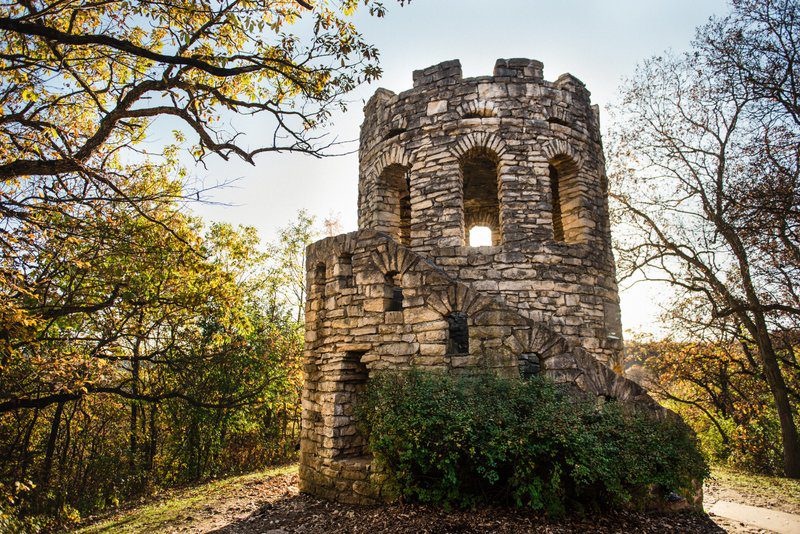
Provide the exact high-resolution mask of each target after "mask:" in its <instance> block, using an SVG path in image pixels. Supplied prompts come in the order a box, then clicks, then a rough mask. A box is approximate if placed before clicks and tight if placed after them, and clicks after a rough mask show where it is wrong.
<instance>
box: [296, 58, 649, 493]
mask: <svg viewBox="0 0 800 534" xmlns="http://www.w3.org/2000/svg"><path fill="white" fill-rule="evenodd" d="M413 78H414V87H413V88H412V89H410V90H408V91H404V92H402V93H400V94H395V93H392V92H390V91H387V90H385V89H378V91H377V92H376V93H375V95H374V96H373V97H372V98H371V99H370V100H369V102H368V103H367V105H366V107H365V109H364V114H365V118H364V123H363V124H362V127H361V144H360V172H359V199H358V219H359V228H360V229H359V230H358V231H357V232H353V233H350V234H344V235H340V236H336V237H331V238H327V239H324V240H322V241H318V242H316V243H314V244H313V245H311V246H309V248H308V250H307V265H308V269H309V270H308V298H307V303H306V353H305V359H304V373H305V386H304V389H303V416H302V435H301V449H300V450H301V461H300V465H301V468H300V477H301V484H302V488H301V489H303V490H304V491H307V492H310V493H314V494H317V495H320V496H323V497H328V498H332V499H337V500H340V501H346V502H374V501H376V500H380V498H381V486H380V483H379V480H380V477H379V475H376V474H375V473H374V472H373V471H372V469H371V457H370V456H369V454H368V451H367V450H366V448H365V443H364V440H363V438H362V436H361V435H360V433H359V430H358V428H357V425H356V422H355V419H354V416H353V405H354V403H355V402H356V401H357V399H358V396H359V393H360V392H361V391H362V390H363V388H364V387H365V385H366V382H367V380H368V379H369V376H370V374H371V373H373V372H375V371H377V370H380V369H387V368H394V369H408V368H410V367H425V368H433V369H440V370H443V371H446V372H454V373H459V372H460V373H463V372H473V371H474V370H475V369H487V368H489V369H492V370H494V372H496V373H498V374H501V375H504V376H509V377H519V376H521V377H523V378H524V377H527V376H530V375H531V374H535V373H544V374H546V375H548V376H550V377H551V378H553V379H555V380H556V381H558V382H562V383H566V384H570V385H571V386H572V387H574V388H576V389H578V390H581V391H583V392H585V393H588V394H590V395H596V396H598V397H603V398H617V399H620V400H622V401H623V402H631V403H637V404H641V405H643V406H645V407H647V408H649V409H653V410H659V409H660V408H659V407H658V405H657V404H655V403H654V402H653V401H652V399H650V397H649V396H647V394H646V392H645V391H644V390H643V389H642V388H641V387H639V386H638V385H636V384H635V383H633V382H631V381H629V380H627V379H625V378H623V377H622V376H620V375H619V374H617V373H615V372H614V371H613V370H612V369H617V370H619V368H620V364H621V355H622V339H621V326H620V312H619V297H618V294H617V285H616V282H615V270H614V260H613V255H612V252H611V240H610V233H609V221H608V203H607V198H608V197H607V191H606V176H605V165H604V161H603V151H602V145H601V140H600V133H599V124H598V123H599V117H598V114H599V112H598V109H597V107H596V106H592V105H591V103H590V99H589V92H588V91H587V90H586V88H585V86H584V85H583V83H582V82H580V81H579V80H578V79H577V78H575V77H574V76H572V75H569V74H564V75H562V76H560V77H559V78H558V79H557V80H556V81H555V82H548V81H545V80H544V78H543V76H542V63H540V62H538V61H534V60H529V59H509V60H503V59H501V60H498V61H497V63H496V64H495V68H494V74H493V76H484V77H478V78H467V79H464V78H462V75H461V65H460V63H459V62H458V61H448V62H445V63H441V64H439V65H435V66H432V67H429V68H427V69H424V70H420V71H415V72H414V76H413ZM475 227H484V230H485V232H487V233H489V232H490V234H491V239H490V241H491V244H490V245H487V246H479V247H475V246H470V242H469V241H470V240H469V234H470V231H471V230H472V229H473V228H475Z"/></svg>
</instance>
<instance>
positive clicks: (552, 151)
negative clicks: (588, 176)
mask: <svg viewBox="0 0 800 534" xmlns="http://www.w3.org/2000/svg"><path fill="white" fill-rule="evenodd" d="M542 153H543V154H544V157H545V158H547V160H548V161H550V162H552V161H558V160H566V159H568V160H571V162H572V164H573V165H574V171H575V172H576V173H577V172H578V171H580V169H581V167H583V157H582V156H581V154H580V152H578V151H577V150H575V149H574V148H573V147H572V145H571V144H570V143H569V142H568V141H565V140H563V139H551V140H550V141H548V142H546V143H545V144H543V145H542Z"/></svg>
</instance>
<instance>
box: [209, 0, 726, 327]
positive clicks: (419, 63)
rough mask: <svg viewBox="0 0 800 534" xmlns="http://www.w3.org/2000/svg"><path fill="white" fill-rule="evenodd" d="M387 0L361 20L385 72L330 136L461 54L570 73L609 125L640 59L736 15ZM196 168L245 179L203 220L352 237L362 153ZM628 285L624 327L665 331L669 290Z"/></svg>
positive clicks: (555, 0)
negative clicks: (383, 97) (375, 97)
mask: <svg viewBox="0 0 800 534" xmlns="http://www.w3.org/2000/svg"><path fill="white" fill-rule="evenodd" d="M383 2H384V4H385V5H386V6H387V7H388V8H389V12H388V14H387V16H386V17H385V18H382V19H375V18H372V17H369V16H368V15H367V13H366V11H364V12H363V13H362V14H361V15H359V16H358V17H357V19H356V24H357V26H358V27H359V29H360V30H361V31H362V33H363V34H364V36H365V37H366V39H367V40H368V41H369V42H371V43H373V44H375V45H376V46H377V47H378V49H379V50H380V52H381V65H382V68H383V70H384V75H383V78H382V79H381V80H379V81H378V82H377V83H373V84H371V85H368V86H362V87H361V88H359V89H358V90H357V91H355V92H354V93H351V94H350V96H349V98H348V100H351V104H350V107H349V109H348V111H347V113H345V114H343V115H337V116H335V120H334V122H333V124H332V126H331V128H330V132H331V134H332V135H334V136H336V137H338V139H340V140H344V139H357V138H358V128H359V125H360V124H361V121H362V119H363V112H362V107H363V103H364V102H366V100H367V99H368V98H369V97H370V96H371V95H372V93H374V92H375V90H376V89H377V88H378V87H385V88H387V89H390V90H392V91H394V92H400V91H403V90H405V89H409V88H410V87H411V72H412V71H413V70H415V69H420V68H424V67H427V66H430V65H434V64H436V63H439V62H442V61H446V60H449V59H459V60H461V65H462V68H463V71H464V76H465V77H470V76H482V75H490V74H491V73H492V69H493V67H494V62H495V60H496V59H497V58H512V57H526V58H531V59H538V60H539V61H542V62H543V63H544V76H545V79H547V80H555V79H556V78H558V76H559V75H560V74H562V73H565V72H570V73H571V74H573V75H575V76H577V77H578V78H580V79H581V80H582V81H583V82H584V83H585V84H586V86H587V88H588V89H589V91H591V93H592V100H593V102H594V103H595V104H599V105H600V108H601V123H603V125H604V127H605V126H607V125H606V124H604V121H603V118H604V116H605V114H604V108H605V106H606V104H608V103H609V102H611V101H613V99H614V98H615V93H616V89H617V87H618V86H619V84H620V81H621V79H622V78H623V77H625V76H628V75H630V74H632V73H633V70H634V68H635V66H636V64H637V62H639V61H641V60H642V59H644V58H646V57H649V56H652V55H655V54H659V53H661V52H663V51H664V50H666V49H669V48H671V49H673V50H678V51H680V50H684V49H686V48H688V46H689V42H690V40H691V39H692V37H693V36H694V31H695V28H696V27H697V26H699V25H701V24H703V23H704V22H706V20H707V19H708V17H710V16H711V15H724V14H725V13H726V12H727V10H728V6H727V3H726V2H725V1H723V0H606V1H601V0H550V1H544V0H508V1H497V0H495V1H491V0H481V1H477V0H412V2H411V3H410V4H409V5H406V6H405V7H402V8H401V7H399V6H398V5H396V3H395V2H394V1H393V0H383ZM258 126H259V125H258V124H252V123H251V124H248V125H247V130H248V131H249V132H258ZM254 144H255V143H254ZM355 148H357V144H355V143H354V144H353V145H352V146H351V149H353V150H354V149H355ZM195 173H196V175H197V177H198V178H200V179H201V180H205V181H207V182H210V183H213V182H218V181H221V180H229V179H237V182H236V184H235V186H233V187H229V188H226V189H222V190H215V191H213V192H212V193H211V194H210V198H209V200H212V201H214V202H218V203H220V204H218V205H197V206H195V207H194V210H195V212H196V213H197V214H198V215H200V216H202V217H203V218H205V219H206V220H208V221H227V222H231V223H234V224H244V225H249V226H254V227H256V228H257V229H258V231H259V233H260V234H261V236H262V238H263V239H265V240H271V239H273V238H274V236H275V231H276V229H277V228H279V227H281V226H284V225H286V224H287V222H289V221H290V220H291V219H293V218H294V216H295V213H296V212H297V211H298V210H300V209H306V210H307V211H308V212H310V213H311V214H313V215H316V216H317V218H318V220H320V221H321V220H322V219H324V218H326V217H328V216H330V215H333V216H338V217H339V219H340V220H341V223H342V225H343V231H345V232H349V231H352V230H355V229H356V227H357V222H356V200H357V185H358V157H357V155H355V154H352V155H348V156H342V157H336V158H325V159H316V158H312V157H309V156H303V155H291V154H269V155H264V156H262V157H260V158H258V159H257V160H256V165H255V166H250V165H248V164H246V163H243V162H240V161H228V162H223V161H221V160H214V161H211V162H210V163H209V165H208V169H201V168H198V169H196V171H195ZM622 289H623V290H622V292H621V298H622V322H623V325H624V327H625V329H626V331H634V332H655V333H658V332H659V328H658V324H657V316H658V314H659V313H660V310H659V308H658V302H659V301H660V299H661V298H663V295H664V290H663V288H658V287H655V286H653V285H648V284H638V285H636V286H634V287H632V288H629V289H625V288H624V287H623V288H622ZM626 336H628V337H630V334H629V333H627V332H626Z"/></svg>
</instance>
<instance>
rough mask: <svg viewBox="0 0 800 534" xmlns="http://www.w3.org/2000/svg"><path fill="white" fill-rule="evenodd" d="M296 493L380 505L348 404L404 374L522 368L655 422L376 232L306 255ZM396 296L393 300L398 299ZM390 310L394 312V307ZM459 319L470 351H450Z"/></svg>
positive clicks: (614, 383)
mask: <svg viewBox="0 0 800 534" xmlns="http://www.w3.org/2000/svg"><path fill="white" fill-rule="evenodd" d="M307 265H308V269H309V285H308V288H309V290H308V299H307V303H306V352H305V355H304V378H305V384H304V388H303V393H302V403H303V414H302V426H301V444H300V463H301V468H300V480H301V490H302V491H304V492H308V493H312V494H314V495H318V496H321V497H325V498H328V499H332V500H337V501H340V502H347V503H365V504H370V503H375V502H379V501H381V500H384V499H386V498H387V497H389V496H388V495H386V494H385V493H383V492H382V491H383V490H382V484H381V483H382V477H381V474H380V473H375V472H373V471H372V466H371V458H370V457H369V455H368V453H367V451H366V449H365V448H364V443H363V438H362V437H361V436H360V434H359V432H358V429H357V427H356V425H355V419H354V415H353V413H352V407H353V403H354V402H355V400H356V398H357V396H358V394H359V392H360V391H361V390H362V389H363V387H364V386H365V383H366V380H367V379H368V377H369V375H370V374H372V373H374V372H376V371H378V370H381V369H396V370H404V369H410V368H412V367H418V368H425V369H437V370H441V371H446V372H475V371H476V370H481V371H484V370H487V369H488V370H491V371H493V372H495V373H497V374H499V375H501V376H507V377H519V376H520V368H521V367H522V368H525V369H528V368H530V366H531V365H533V367H534V368H536V367H538V369H539V370H540V372H542V373H544V374H546V375H547V376H549V377H551V378H553V379H554V380H555V381H557V382H560V383H566V384H571V385H572V386H574V387H575V388H576V389H578V390H580V391H583V392H585V393H587V394H589V395H594V396H597V397H601V398H609V399H610V398H615V399H619V400H621V401H623V402H626V403H633V404H635V405H636V406H637V407H638V409H646V410H651V411H652V412H653V413H654V414H656V415H659V416H663V415H666V414H667V413H668V412H667V411H666V410H664V409H663V408H661V407H660V406H659V405H658V404H657V403H655V402H654V401H653V400H652V399H651V398H650V397H649V396H648V395H647V393H646V391H645V390H644V389H643V388H641V387H640V386H638V385H637V384H635V383H634V382H631V381H630V380H627V379H625V378H623V377H622V376H620V375H618V374H616V373H614V372H613V371H612V370H611V369H610V368H608V367H607V366H605V365H603V364H602V363H600V362H599V361H598V360H597V359H596V358H595V357H594V356H593V355H592V354H590V353H589V352H587V351H586V350H585V349H584V348H582V347H580V346H573V345H571V344H570V342H569V341H568V340H567V339H566V338H565V337H564V336H562V335H561V334H559V333H557V332H555V331H554V330H553V329H552V328H551V327H550V326H549V325H547V324H546V323H544V322H542V321H535V320H533V319H532V318H531V317H528V316H526V315H523V314H521V313H520V312H518V311H517V310H515V309H513V308H511V307H509V306H506V305H504V304H503V303H502V302H500V301H499V300H498V299H497V298H493V297H492V296H488V295H485V294H482V293H481V292H478V291H476V290H475V289H474V288H473V287H470V286H469V285H466V284H463V283H460V282H458V281H456V280H454V279H453V278H451V277H450V276H449V275H448V274H447V272H446V271H445V270H444V269H442V268H440V267H438V266H436V265H434V264H432V263H430V262H429V261H427V260H426V259H425V258H423V257H422V256H420V255H418V254H416V253H414V252H412V251H410V250H408V249H407V248H404V247H402V246H399V245H397V244H396V243H395V242H394V241H393V240H391V239H389V238H388V237H386V236H385V235H383V234H379V233H377V232H374V231H368V230H362V231H360V232H354V233H351V234H345V235H341V236H337V237H333V238H328V239H325V240H322V241H319V242H317V243H315V244H313V245H311V246H310V247H309V248H308V250H307ZM397 291H400V292H402V296H401V295H400V294H398V293H397ZM398 301H399V304H400V305H399V306H397V304H398ZM453 314H459V315H460V316H461V317H465V318H466V326H467V328H468V349H467V350H466V351H464V353H452V352H453V344H452V343H451V340H450V339H449V336H450V324H449V323H448V317H451V318H452V317H453Z"/></svg>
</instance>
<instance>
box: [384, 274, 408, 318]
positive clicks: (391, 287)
mask: <svg viewBox="0 0 800 534" xmlns="http://www.w3.org/2000/svg"><path fill="white" fill-rule="evenodd" d="M385 278H386V285H384V292H383V309H384V311H403V288H402V287H401V286H400V274H399V273H398V272H397V271H392V272H389V273H386V276H385Z"/></svg>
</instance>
